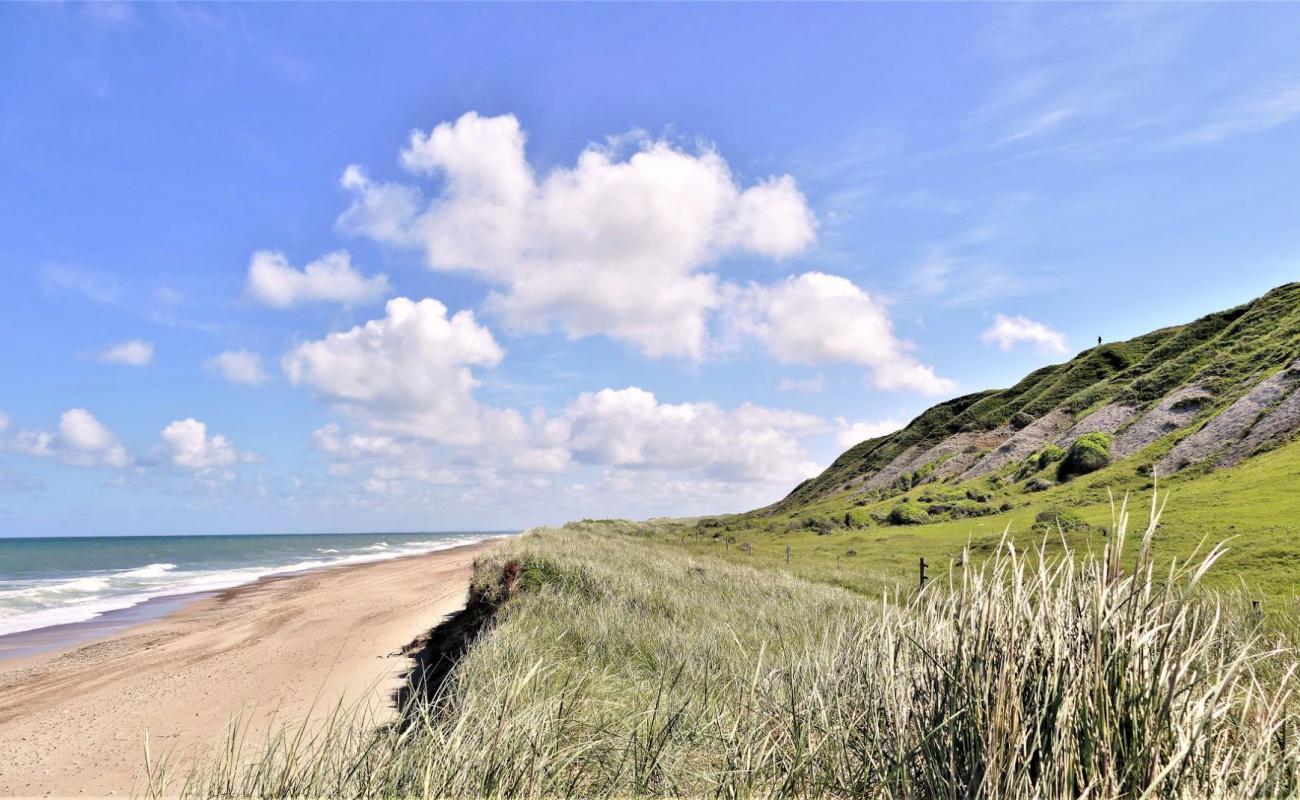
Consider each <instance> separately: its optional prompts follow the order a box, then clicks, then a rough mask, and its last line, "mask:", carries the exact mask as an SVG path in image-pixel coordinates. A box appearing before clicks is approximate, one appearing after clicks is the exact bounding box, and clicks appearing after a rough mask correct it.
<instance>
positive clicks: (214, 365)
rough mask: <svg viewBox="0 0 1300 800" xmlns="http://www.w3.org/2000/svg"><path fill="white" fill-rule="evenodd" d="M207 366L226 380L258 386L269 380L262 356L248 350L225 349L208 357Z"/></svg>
mask: <svg viewBox="0 0 1300 800" xmlns="http://www.w3.org/2000/svg"><path fill="white" fill-rule="evenodd" d="M207 368H208V369H209V370H211V371H213V372H215V373H217V374H218V375H220V376H221V377H223V378H225V379H226V380H228V381H233V382H235V383H247V384H249V385H251V386H258V385H260V384H263V383H266V382H267V381H268V380H270V376H269V375H267V374H266V370H265V369H263V368H262V357H261V356H260V355H258V354H257V353H254V352H252V351H250V350H227V351H226V352H224V353H220V354H218V355H215V356H213V357H212V358H210V359H208V362H207Z"/></svg>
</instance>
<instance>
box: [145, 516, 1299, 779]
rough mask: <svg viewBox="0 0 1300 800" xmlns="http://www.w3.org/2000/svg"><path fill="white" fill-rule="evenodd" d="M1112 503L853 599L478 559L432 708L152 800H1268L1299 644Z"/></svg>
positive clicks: (769, 579) (667, 554) (736, 571)
mask: <svg viewBox="0 0 1300 800" xmlns="http://www.w3.org/2000/svg"><path fill="white" fill-rule="evenodd" d="M1159 513H1160V509H1159V508H1158V507H1157V506H1156V504H1155V501H1154V500H1153V503H1152V510H1151V516H1150V519H1149V523H1148V525H1147V526H1146V528H1145V530H1144V531H1143V532H1142V535H1141V538H1140V541H1138V542H1137V543H1136V547H1134V546H1133V543H1131V542H1126V538H1127V533H1128V530H1129V520H1128V517H1129V512H1128V509H1127V507H1126V504H1121V505H1120V507H1118V508H1116V509H1115V512H1114V516H1115V520H1114V523H1113V525H1112V527H1111V530H1112V531H1113V532H1114V533H1113V535H1112V536H1111V537H1110V538H1109V540H1108V541H1107V544H1106V546H1105V548H1104V550H1103V551H1102V552H1100V553H1067V554H1066V555H1065V556H1063V557H1061V556H1053V555H1049V554H1046V553H1044V552H1042V551H1041V550H1040V551H1039V552H1029V553H1022V552H1018V551H1017V550H1016V549H1015V548H1014V547H1013V546H1012V545H1011V544H1010V541H1009V539H1008V540H1006V541H1005V543H1004V546H1003V547H1002V548H1001V549H1000V550H999V551H998V552H997V553H995V554H994V555H993V556H992V557H990V558H989V559H987V560H985V561H982V562H980V563H979V564H972V562H971V561H970V560H969V559H963V563H965V564H967V565H968V566H966V567H960V566H954V568H953V569H952V570H951V571H950V572H949V573H948V576H947V577H946V579H945V580H944V581H943V582H936V583H934V584H932V585H930V586H928V587H927V588H926V589H925V590H924V591H921V592H915V593H912V594H911V595H903V594H900V595H898V596H894V597H891V598H887V599H885V600H883V601H882V600H869V599H867V598H865V597H863V596H861V595H857V594H854V593H852V592H850V591H848V590H846V589H843V588H839V587H835V586H831V585H828V584H824V583H818V582H814V581H810V580H807V579H804V578H799V577H796V576H794V575H792V574H790V573H787V572H782V571H779V570H771V569H769V570H763V569H754V568H752V567H747V566H745V565H742V564H736V563H733V562H731V561H727V560H725V559H721V558H713V557H708V556H704V557H701V556H699V555H689V554H687V553H685V552H684V551H683V550H681V549H679V548H678V547H676V546H674V545H672V544H671V543H667V542H664V541H663V540H662V539H656V538H651V537H645V536H638V535H636V534H635V533H631V532H628V531H627V530H623V529H619V528H618V527H616V526H604V525H600V524H587V525H577V526H568V527H566V528H563V529H538V530H534V531H532V532H529V533H527V534H525V535H523V536H521V537H519V538H518V539H516V540H513V541H511V542H509V543H508V544H505V545H503V546H501V547H499V548H497V549H496V550H495V551H493V553H492V554H491V555H490V557H488V558H486V559H485V560H483V561H482V562H481V563H479V564H478V565H477V569H476V582H477V586H478V588H479V589H480V590H481V591H482V592H485V593H486V594H488V595H495V596H496V597H497V598H498V599H499V600H500V602H501V606H500V610H499V613H498V618H497V620H496V622H495V624H494V625H493V626H492V627H491V628H489V629H488V630H487V631H486V632H485V633H484V634H483V635H482V636H481V637H480V639H479V640H478V642H477V643H476V644H475V646H474V647H473V648H472V650H471V651H470V653H469V655H468V656H467V657H466V658H465V659H464V660H463V661H462V662H461V663H460V664H459V665H458V667H457V668H456V670H455V671H454V672H453V673H452V676H451V678H450V680H449V683H448V684H446V685H445V686H444V691H443V693H442V694H441V695H440V696H439V698H438V699H437V700H435V701H433V702H430V703H424V704H420V705H417V706H414V707H412V708H411V710H410V711H409V712H408V713H407V716H406V719H405V720H404V722H405V724H403V725H395V726H390V727H386V728H383V729H381V730H380V731H379V732H378V733H376V732H374V728H373V726H369V725H367V724H366V720H358V719H350V718H348V715H346V714H343V713H339V714H338V715H337V716H336V717H335V718H334V719H333V720H332V721H331V722H330V723H329V724H326V725H323V726H319V728H318V730H319V731H320V732H319V733H317V734H314V735H313V736H295V735H294V734H293V732H291V731H289V732H286V733H284V734H282V735H278V736H276V737H273V738H272V739H271V740H270V741H267V742H265V743H260V744H258V745H256V746H253V745H252V744H251V743H246V742H240V741H239V738H238V732H237V730H235V731H234V732H233V733H232V735H231V739H230V742H229V746H228V747H227V748H226V749H225V750H224V751H222V752H221V753H218V754H217V755H216V756H214V758H213V759H212V760H211V761H209V762H206V763H205V764H204V765H203V766H201V767H200V768H198V769H196V770H194V771H192V772H189V773H188V774H169V770H167V769H166V768H165V765H164V767H155V768H154V781H153V787H152V788H153V790H154V791H156V792H160V793H161V792H166V793H169V794H171V793H175V792H178V791H180V792H182V793H184V794H187V795H191V796H223V797H248V796H258V797H290V796H293V797H302V796H331V797H336V796H337V797H362V796H365V797H371V796H380V797H498V796H501V797H504V796H510V797H525V796H526V797H554V796H580V797H626V796H642V795H643V796H683V797H871V798H911V797H918V798H920V797H924V798H931V797H946V798H957V797H961V798H967V797H986V798H1024V797H1053V798H1054V797H1097V798H1104V797H1126V798H1141V797H1161V798H1164V797H1195V798H1201V797H1288V796H1294V795H1295V794H1296V793H1297V787H1298V786H1300V726H1298V723H1300V716H1297V708H1296V703H1295V701H1294V699H1293V696H1292V695H1293V692H1294V691H1295V689H1296V686H1297V676H1296V668H1297V665H1300V652H1298V651H1297V650H1296V649H1295V648H1294V647H1293V646H1292V645H1291V643H1290V641H1289V638H1290V637H1289V636H1283V635H1282V634H1281V633H1280V632H1278V631H1277V630H1276V629H1273V628H1266V627H1265V626H1264V625H1263V624H1262V623H1261V622H1260V620H1258V619H1257V618H1256V615H1255V612H1254V611H1253V610H1252V608H1251V607H1250V605H1249V604H1248V603H1243V602H1238V601H1236V600H1235V599H1232V598H1228V597H1225V596H1221V595H1218V594H1215V593H1212V592H1208V591H1205V590H1202V589H1200V588H1198V584H1199V583H1200V581H1201V579H1202V577H1203V576H1204V575H1205V573H1206V571H1207V570H1210V569H1211V568H1212V567H1213V565H1214V562H1215V561H1216V559H1217V558H1218V557H1219V555H1220V553H1221V550H1219V549H1217V548H1216V549H1212V550H1210V551H1209V552H1208V553H1207V554H1205V555H1203V556H1202V557H1200V558H1198V559H1196V560H1194V561H1192V562H1189V563H1186V564H1184V565H1174V566H1172V567H1170V568H1168V569H1167V570H1161V571H1160V572H1159V573H1158V574H1157V573H1156V571H1155V568H1154V566H1153V559H1152V553H1151V543H1152V535H1153V533H1154V531H1155V530H1156V526H1157V525H1158V523H1159Z"/></svg>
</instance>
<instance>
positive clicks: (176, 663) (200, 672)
mask: <svg viewBox="0 0 1300 800" xmlns="http://www.w3.org/2000/svg"><path fill="white" fill-rule="evenodd" d="M490 546H491V542H481V543H478V544H474V545H467V546H464V547H457V548H455V549H451V550H443V551H439V552H434V553H428V554H425V555H417V556H409V557H405V558H400V559H394V560H390V561H380V562H376V563H369V564H357V565H351V566H342V567H334V568H330V569H325V570H319V571H316V572H310V573H305V574H299V575H290V576H283V577H276V578H266V579H263V580H260V581H258V582H256V583H252V584H248V585H246V586H241V587H238V588H235V589H231V590H227V591H225V592H222V593H220V594H218V595H215V596H212V597H208V598H205V599H201V600H197V601H195V602H193V603H191V604H189V605H186V606H184V607H183V608H181V609H180V610H179V611H176V612H174V613H172V614H171V615H169V616H167V617H165V618H163V619H160V620H157V621H153V622H148V623H144V624H141V625H138V626H136V627H132V628H128V629H127V630H124V631H122V632H120V633H118V634H116V635H113V636H110V637H107V638H104V639H100V640H98V641H94V642H90V643H87V644H82V645H79V646H76V647H72V648H68V649H65V650H62V651H57V652H52V653H44V654H41V655H36V656H28V657H24V658H15V659H9V660H0V795H4V796H12V795H56V796H58V795H67V796H83V797H84V796H87V795H109V794H116V795H118V796H121V795H127V794H130V793H131V792H132V790H133V789H134V790H135V791H136V792H139V791H141V790H142V789H143V786H144V784H143V775H144V752H145V749H144V742H145V732H146V731H147V732H148V737H149V746H150V751H151V753H152V754H153V757H154V758H157V755H158V754H159V753H160V752H161V751H165V750H169V751H171V753H172V761H173V764H174V765H177V766H183V765H184V764H185V763H192V760H193V759H194V758H197V757H199V756H200V755H201V754H202V753H203V752H205V751H207V750H208V749H209V748H210V747H212V746H216V745H219V743H220V741H221V739H222V734H223V732H224V731H225V730H226V729H227V727H228V725H229V724H230V722H231V720H232V719H233V718H234V717H236V716H241V717H242V718H243V719H244V721H245V725H246V734H245V735H246V738H247V740H248V741H260V740H261V739H262V738H263V737H264V736H265V735H266V734H267V732H268V731H270V730H272V729H274V728H276V727H277V726H279V725H282V724H284V723H285V722H288V721H294V720H301V719H302V718H304V717H307V716H308V715H309V714H310V716H311V717H312V718H317V717H324V716H325V715H327V714H328V713H329V711H330V710H331V709H332V708H333V707H334V706H335V704H336V703H338V702H339V701H340V700H342V701H343V703H344V704H345V705H347V706H349V707H355V706H357V705H359V704H362V703H365V704H367V705H368V706H369V707H370V709H371V710H372V711H373V713H375V714H376V715H377V716H379V717H381V718H382V717H383V716H386V715H391V714H392V694H393V691H394V690H395V689H396V688H397V687H398V686H399V685H400V683H401V675H402V673H403V672H404V671H405V670H406V669H408V668H409V667H410V666H411V664H412V662H411V660H410V659H409V658H406V657H405V656H402V655H400V653H399V651H401V650H402V648H403V647H404V646H405V645H407V644H408V643H410V642H412V641H413V640H415V639H416V638H418V637H420V636H421V635H422V634H424V633H426V632H427V631H429V630H430V629H431V628H433V627H435V626H437V625H438V624H439V623H440V622H442V621H443V619H444V618H446V617H447V616H448V615H449V614H451V613H454V612H455V611H457V610H459V609H460V608H461V606H462V605H463V604H464V601H465V592H466V589H467V587H468V585H469V577H470V568H471V565H472V563H473V560H474V558H475V557H476V556H477V555H478V554H479V553H481V552H483V551H484V550H485V549H487V548H488V547H490Z"/></svg>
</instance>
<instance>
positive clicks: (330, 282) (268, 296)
mask: <svg viewBox="0 0 1300 800" xmlns="http://www.w3.org/2000/svg"><path fill="white" fill-rule="evenodd" d="M247 291H248V294H249V296H251V297H253V298H254V299H256V300H258V301H259V302H261V303H264V304H266V305H268V306H273V307H275V308H289V307H291V306H295V305H298V304H300V303H320V302H328V303H343V304H345V305H365V304H368V303H375V302H378V301H380V300H382V299H383V298H384V295H386V294H388V293H389V286H388V276H386V275H375V276H372V277H369V278H367V277H365V276H364V275H362V274H361V273H360V272H358V271H357V270H356V269H354V268H353V266H352V259H351V257H350V256H349V255H348V253H347V251H345V250H339V251H336V252H333V253H329V254H327V255H324V256H321V257H320V258H318V259H316V260H315V261H313V262H311V263H310V264H308V265H307V266H306V267H303V268H302V269H301V270H299V269H295V268H294V267H293V265H292V264H290V263H289V261H288V259H287V258H285V256H284V254H283V253H277V252H275V251H273V250H259V251H257V252H256V253H254V254H253V258H252V260H251V261H250V262H249V264H248V284H247Z"/></svg>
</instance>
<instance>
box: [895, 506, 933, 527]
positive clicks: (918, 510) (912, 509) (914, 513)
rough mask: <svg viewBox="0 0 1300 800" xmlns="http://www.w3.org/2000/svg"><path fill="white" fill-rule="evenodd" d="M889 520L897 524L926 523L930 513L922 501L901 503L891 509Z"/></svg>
mask: <svg viewBox="0 0 1300 800" xmlns="http://www.w3.org/2000/svg"><path fill="white" fill-rule="evenodd" d="M889 521H890V522H892V523H893V524H895V525H924V524H925V523H927V522H929V521H930V514H929V512H927V511H926V510H925V506H923V505H921V504H920V503H899V504H898V505H896V506H894V507H893V508H892V509H890V511H889Z"/></svg>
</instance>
